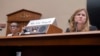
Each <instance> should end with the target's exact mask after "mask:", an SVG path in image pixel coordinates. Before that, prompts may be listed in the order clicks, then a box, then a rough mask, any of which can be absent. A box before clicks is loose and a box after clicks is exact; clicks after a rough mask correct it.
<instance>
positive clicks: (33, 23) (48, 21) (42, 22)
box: [27, 18, 56, 26]
mask: <svg viewBox="0 0 100 56" xmlns="http://www.w3.org/2000/svg"><path fill="white" fill-rule="evenodd" d="M55 20H56V19H55V18H46V19H40V20H31V21H30V22H29V23H28V25H27V26H37V25H48V24H53V23H54V21H55Z"/></svg>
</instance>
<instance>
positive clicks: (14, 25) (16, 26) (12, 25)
mask: <svg viewBox="0 0 100 56" xmlns="http://www.w3.org/2000/svg"><path fill="white" fill-rule="evenodd" d="M10 27H18V26H17V25H11V26H10Z"/></svg>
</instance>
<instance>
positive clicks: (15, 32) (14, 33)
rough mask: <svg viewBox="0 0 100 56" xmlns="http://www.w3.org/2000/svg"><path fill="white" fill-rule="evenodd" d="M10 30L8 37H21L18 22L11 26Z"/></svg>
mask: <svg viewBox="0 0 100 56" xmlns="http://www.w3.org/2000/svg"><path fill="white" fill-rule="evenodd" d="M9 29H10V32H11V33H10V34H8V35H7V36H18V35H19V26H18V23H16V22H12V23H11V24H10V26H9Z"/></svg>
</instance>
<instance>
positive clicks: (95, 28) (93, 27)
mask: <svg viewBox="0 0 100 56" xmlns="http://www.w3.org/2000/svg"><path fill="white" fill-rule="evenodd" d="M94 30H97V27H96V26H90V28H89V31H94ZM66 32H70V30H69V28H67V29H66Z"/></svg>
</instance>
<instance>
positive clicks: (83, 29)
mask: <svg viewBox="0 0 100 56" xmlns="http://www.w3.org/2000/svg"><path fill="white" fill-rule="evenodd" d="M80 11H85V13H86V22H85V24H84V26H83V28H82V30H81V32H82V31H89V26H90V22H89V16H88V12H87V10H86V9H78V10H76V11H75V13H74V14H73V15H72V16H71V18H70V19H69V21H70V22H69V25H70V27H69V30H70V32H74V31H75V27H74V17H75V15H76V14H77V13H78V12H80Z"/></svg>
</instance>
